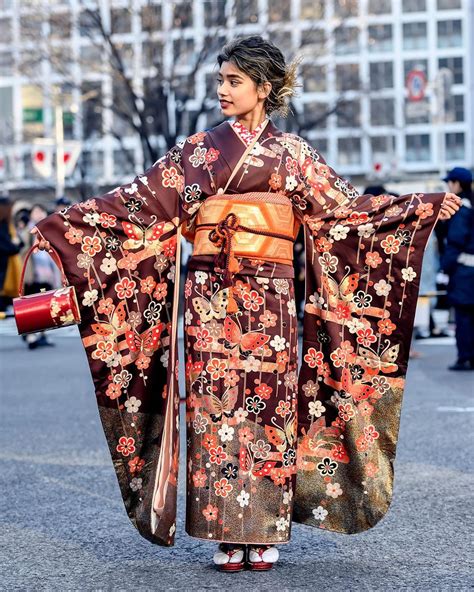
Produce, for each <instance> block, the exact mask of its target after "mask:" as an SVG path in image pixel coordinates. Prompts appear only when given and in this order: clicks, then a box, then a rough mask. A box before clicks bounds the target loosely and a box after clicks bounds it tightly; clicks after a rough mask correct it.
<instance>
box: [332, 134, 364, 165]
mask: <svg viewBox="0 0 474 592" xmlns="http://www.w3.org/2000/svg"><path fill="white" fill-rule="evenodd" d="M361 156H362V151H361V141H360V138H338V140H337V160H338V164H339V165H340V166H341V165H353V164H360V162H361Z"/></svg>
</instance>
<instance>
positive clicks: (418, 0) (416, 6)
mask: <svg viewBox="0 0 474 592" xmlns="http://www.w3.org/2000/svg"><path fill="white" fill-rule="evenodd" d="M402 10H403V12H423V11H425V10H426V0H403V3H402Z"/></svg>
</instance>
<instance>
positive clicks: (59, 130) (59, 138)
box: [54, 101, 66, 197]
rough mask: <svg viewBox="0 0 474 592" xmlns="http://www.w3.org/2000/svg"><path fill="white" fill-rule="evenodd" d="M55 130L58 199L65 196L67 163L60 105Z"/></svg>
mask: <svg viewBox="0 0 474 592" xmlns="http://www.w3.org/2000/svg"><path fill="white" fill-rule="evenodd" d="M54 116H55V117H54V118H55V122H54V124H55V125H54V129H55V135H56V197H62V196H63V195H64V186H65V177H66V163H65V162H64V126H63V108H62V106H61V105H60V104H59V101H58V104H57V105H56V106H55V108H54Z"/></svg>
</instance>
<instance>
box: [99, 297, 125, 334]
mask: <svg viewBox="0 0 474 592" xmlns="http://www.w3.org/2000/svg"><path fill="white" fill-rule="evenodd" d="M125 318H126V311H125V300H122V301H121V302H120V303H119V304H118V305H117V306H116V307H115V308H114V311H113V313H112V318H111V320H110V322H109V323H104V322H102V321H101V322H100V323H94V324H93V325H91V329H92V330H93V331H94V333H95V334H96V335H100V336H101V337H105V338H106V339H113V338H115V337H116V335H117V333H118V332H119V331H120V330H121V329H123V328H124V326H127V325H126V324H125Z"/></svg>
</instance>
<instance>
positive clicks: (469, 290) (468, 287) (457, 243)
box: [441, 167, 474, 370]
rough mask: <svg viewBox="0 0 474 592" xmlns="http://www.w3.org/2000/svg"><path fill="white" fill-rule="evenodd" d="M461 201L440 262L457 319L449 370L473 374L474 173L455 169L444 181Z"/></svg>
mask: <svg viewBox="0 0 474 592" xmlns="http://www.w3.org/2000/svg"><path fill="white" fill-rule="evenodd" d="M443 180H444V181H446V182H447V184H448V186H449V191H451V192H452V193H456V194H457V195H458V196H459V197H460V198H461V200H462V202H461V203H462V205H461V208H460V209H459V211H458V212H457V213H456V214H455V215H454V216H453V217H452V218H451V220H450V221H449V226H448V233H447V240H446V247H445V251H444V254H443V258H442V261H441V266H442V268H443V271H444V272H445V273H447V274H448V275H449V285H448V301H449V304H450V305H451V306H453V307H454V310H455V315H456V345H457V349H458V359H457V361H456V362H455V363H454V364H453V365H452V366H450V367H449V369H450V370H474V208H473V199H472V198H473V196H472V188H471V186H472V173H471V171H469V170H468V169H465V168H462V167H456V168H454V169H452V170H451V171H449V173H448V175H447V177H445V179H443Z"/></svg>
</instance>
